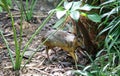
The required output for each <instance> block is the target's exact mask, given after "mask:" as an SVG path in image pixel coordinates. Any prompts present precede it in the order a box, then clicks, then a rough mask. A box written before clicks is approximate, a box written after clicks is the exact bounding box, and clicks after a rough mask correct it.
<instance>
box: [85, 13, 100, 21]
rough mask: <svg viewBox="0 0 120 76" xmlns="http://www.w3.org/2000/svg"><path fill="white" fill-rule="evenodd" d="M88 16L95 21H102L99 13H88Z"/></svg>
mask: <svg viewBox="0 0 120 76" xmlns="http://www.w3.org/2000/svg"><path fill="white" fill-rule="evenodd" d="M87 16H88V18H89V19H90V20H91V21H93V22H101V17H100V16H99V15H98V14H88V15H87Z"/></svg>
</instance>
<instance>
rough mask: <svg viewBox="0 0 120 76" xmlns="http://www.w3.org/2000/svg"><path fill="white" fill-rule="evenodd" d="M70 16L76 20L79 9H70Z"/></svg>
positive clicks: (78, 15) (78, 16)
mask: <svg viewBox="0 0 120 76" xmlns="http://www.w3.org/2000/svg"><path fill="white" fill-rule="evenodd" d="M70 16H71V18H73V19H74V20H76V21H78V19H79V18H80V13H79V11H71V13H70Z"/></svg>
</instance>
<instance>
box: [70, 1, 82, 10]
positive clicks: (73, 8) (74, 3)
mask: <svg viewBox="0 0 120 76" xmlns="http://www.w3.org/2000/svg"><path fill="white" fill-rule="evenodd" d="M81 4H82V3H81V1H78V2H73V5H72V8H71V10H72V11H75V10H77V9H79V8H80V5H81Z"/></svg>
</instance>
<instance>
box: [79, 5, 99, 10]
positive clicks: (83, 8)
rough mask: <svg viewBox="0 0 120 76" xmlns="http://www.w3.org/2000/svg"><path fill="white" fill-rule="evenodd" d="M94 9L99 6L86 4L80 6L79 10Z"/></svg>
mask: <svg viewBox="0 0 120 76" xmlns="http://www.w3.org/2000/svg"><path fill="white" fill-rule="evenodd" d="M92 9H99V7H97V6H91V5H88V4H85V5H84V6H82V7H80V8H79V10H85V11H90V10H92Z"/></svg>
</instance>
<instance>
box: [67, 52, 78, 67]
mask: <svg viewBox="0 0 120 76" xmlns="http://www.w3.org/2000/svg"><path fill="white" fill-rule="evenodd" d="M69 54H70V55H71V56H72V58H73V59H74V61H75V67H76V69H78V67H77V62H78V57H77V55H76V54H75V52H69Z"/></svg>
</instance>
